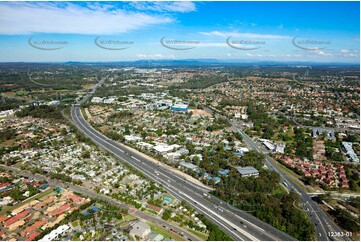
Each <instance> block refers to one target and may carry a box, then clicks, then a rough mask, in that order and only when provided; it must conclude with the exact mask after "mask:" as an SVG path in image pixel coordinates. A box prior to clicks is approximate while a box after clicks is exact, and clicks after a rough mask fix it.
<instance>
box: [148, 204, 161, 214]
mask: <svg viewBox="0 0 361 242" xmlns="http://www.w3.org/2000/svg"><path fill="white" fill-rule="evenodd" d="M147 208H149V209H152V210H154V211H156V212H158V213H159V212H160V210H162V208H160V207H157V206H154V205H151V204H148V205H147Z"/></svg>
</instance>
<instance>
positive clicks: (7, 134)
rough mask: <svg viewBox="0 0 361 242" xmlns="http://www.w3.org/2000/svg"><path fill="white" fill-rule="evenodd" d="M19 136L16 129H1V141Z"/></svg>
mask: <svg viewBox="0 0 361 242" xmlns="http://www.w3.org/2000/svg"><path fill="white" fill-rule="evenodd" d="M16 136H17V132H16V130H15V129H4V130H1V131H0V143H2V142H4V141H6V140H9V139H13V138H15V137H16Z"/></svg>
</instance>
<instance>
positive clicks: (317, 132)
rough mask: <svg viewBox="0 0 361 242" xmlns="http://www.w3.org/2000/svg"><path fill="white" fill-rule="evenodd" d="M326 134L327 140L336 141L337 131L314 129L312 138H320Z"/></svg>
mask: <svg viewBox="0 0 361 242" xmlns="http://www.w3.org/2000/svg"><path fill="white" fill-rule="evenodd" d="M322 134H325V135H326V136H325V138H326V139H331V140H336V136H335V131H334V130H333V129H322V128H313V129H312V136H313V138H316V137H318V136H319V135H322Z"/></svg>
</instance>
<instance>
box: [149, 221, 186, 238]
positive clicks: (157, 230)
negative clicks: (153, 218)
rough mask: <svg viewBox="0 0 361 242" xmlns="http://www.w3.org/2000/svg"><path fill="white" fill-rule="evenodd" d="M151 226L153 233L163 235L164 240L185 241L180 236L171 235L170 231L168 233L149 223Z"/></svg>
mask: <svg viewBox="0 0 361 242" xmlns="http://www.w3.org/2000/svg"><path fill="white" fill-rule="evenodd" d="M148 224H149V226H150V230H152V231H153V232H156V233H158V234H161V235H163V236H164V238H171V239H174V240H176V241H184V240H185V239H184V238H183V237H181V236H180V235H177V234H175V233H171V232H169V231H167V230H166V229H164V228H161V227H159V226H158V225H156V224H154V223H151V222H149V223H148Z"/></svg>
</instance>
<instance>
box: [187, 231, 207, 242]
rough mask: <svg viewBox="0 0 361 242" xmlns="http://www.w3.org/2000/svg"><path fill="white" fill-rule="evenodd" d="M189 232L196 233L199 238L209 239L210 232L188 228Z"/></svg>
mask: <svg viewBox="0 0 361 242" xmlns="http://www.w3.org/2000/svg"><path fill="white" fill-rule="evenodd" d="M187 230H188V232H190V233H192V234H194V235H195V236H197V237H198V238H200V239H202V240H203V241H206V240H207V239H208V234H205V233H202V232H199V231H195V230H193V229H187Z"/></svg>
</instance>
